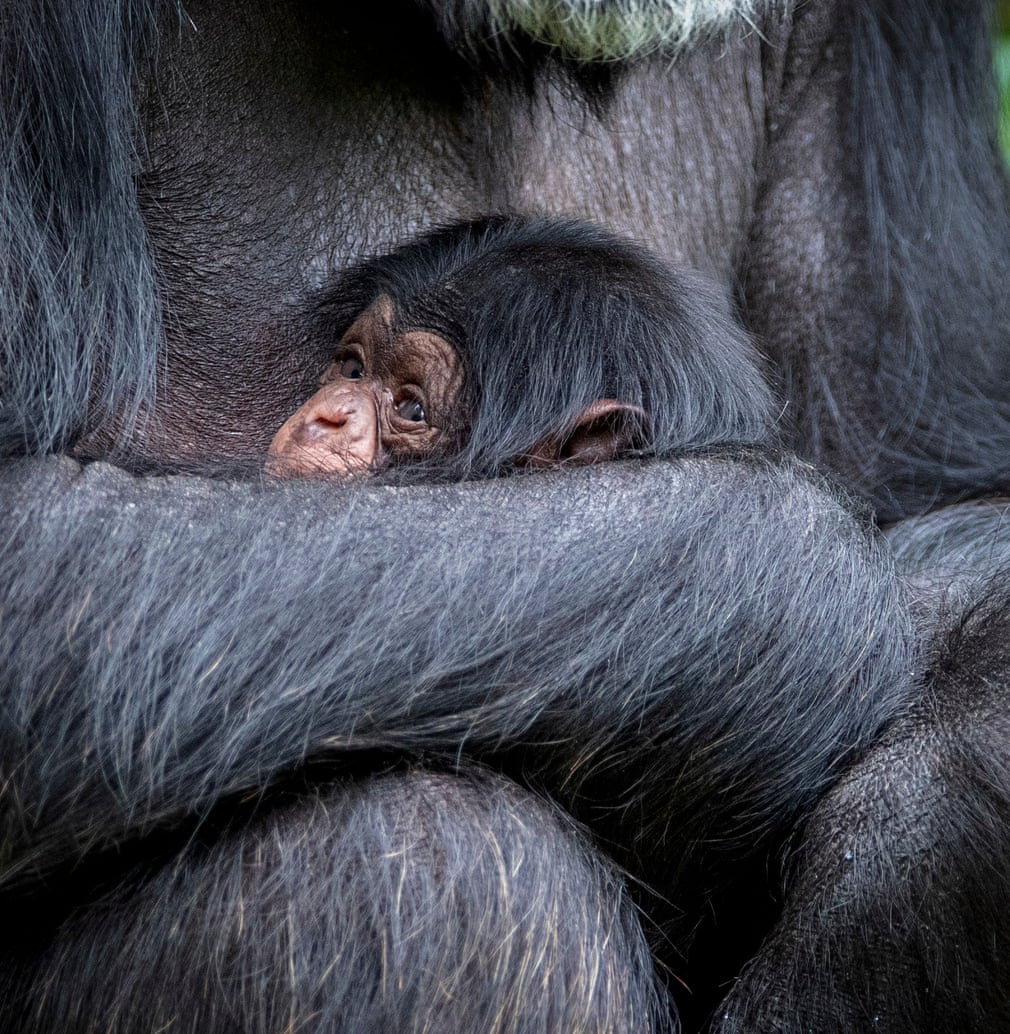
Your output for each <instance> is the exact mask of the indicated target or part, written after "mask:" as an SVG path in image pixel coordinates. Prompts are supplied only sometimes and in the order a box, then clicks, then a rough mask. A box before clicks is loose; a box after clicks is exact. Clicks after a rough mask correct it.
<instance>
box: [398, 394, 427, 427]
mask: <svg viewBox="0 0 1010 1034" xmlns="http://www.w3.org/2000/svg"><path fill="white" fill-rule="evenodd" d="M396 412H397V415H398V416H401V417H402V418H403V419H404V420H412V421H413V422H414V423H416V424H422V423H424V421H425V420H426V419H427V416H426V414H425V412H424V405H423V403H422V402H421V400H420V399H404V400H403V401H402V402H401V403H400V404H399V405H398V406H397V407H396Z"/></svg>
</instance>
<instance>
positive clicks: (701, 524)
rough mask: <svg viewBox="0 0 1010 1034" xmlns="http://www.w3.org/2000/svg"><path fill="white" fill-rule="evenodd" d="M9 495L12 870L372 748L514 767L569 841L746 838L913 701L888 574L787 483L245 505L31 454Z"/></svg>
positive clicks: (554, 487)
mask: <svg viewBox="0 0 1010 1034" xmlns="http://www.w3.org/2000/svg"><path fill="white" fill-rule="evenodd" d="M3 496H4V500H5V502H4V515H3V518H2V529H0V536H2V537H0V541H2V542H3V550H4V553H3V561H2V572H3V573H2V578H0V608H2V610H0V613H2V625H0V692H2V707H0V712H2V714H3V738H2V741H0V751H2V753H0V765H2V769H3V775H4V783H3V797H2V809H3V810H2V813H0V814H2V817H3V818H2V821H3V840H2V842H3V844H4V866H5V869H6V873H7V877H8V878H12V877H17V876H18V874H19V873H20V874H22V875H23V874H25V873H26V871H27V870H28V869H29V868H30V867H31V866H34V865H39V866H42V867H49V866H51V865H53V864H58V863H60V862H61V861H63V860H67V859H69V858H73V857H76V856H79V855H81V854H83V853H84V852H86V851H88V850H89V849H92V848H95V847H101V846H103V845H104V846H108V845H111V844H113V843H116V842H119V841H122V840H123V839H124V838H127V837H129V836H131V835H134V834H137V833H140V832H143V831H145V830H150V829H152V828H156V827H160V826H166V825H170V824H171V823H173V822H175V821H177V820H178V819H180V818H181V817H183V816H185V815H187V814H193V813H194V812H200V811H203V810H205V809H207V808H208V807H210V806H212V805H213V804H214V803H215V802H217V801H219V800H220V799H221V798H223V797H224V796H226V795H228V794H231V793H235V792H238V791H243V790H256V789H259V788H262V787H264V786H266V785H267V784H268V783H269V782H270V780H271V779H272V778H273V777H275V776H276V775H277V774H278V773H279V772H281V771H282V770H285V769H290V768H292V767H294V766H298V765H299V764H300V763H301V762H303V761H304V760H305V759H307V758H310V757H319V756H325V755H339V754H341V753H344V752H350V751H359V750H366V749H371V748H383V749H386V748H388V749H392V750H396V751H399V750H404V751H412V750H423V751H425V752H442V753H445V754H446V755H448V756H452V755H455V754H457V753H458V752H459V751H460V750H464V751H467V752H468V753H473V754H476V755H478V756H482V757H485V758H493V757H494V756H497V757H499V758H502V757H504V758H506V759H508V761H509V763H511V760H514V759H515V758H516V757H517V756H519V754H520V753H521V759H522V760H521V764H522V768H523V770H524V771H525V772H527V773H531V774H534V775H536V776H537V778H539V779H540V780H543V781H545V782H546V783H547V785H548V786H549V787H551V789H552V793H557V794H558V795H559V796H562V797H563V798H565V799H568V800H570V801H571V802H572V806H573V807H574V808H575V810H576V811H577V812H578V813H580V814H585V816H586V817H587V818H588V820H589V821H593V814H594V812H593V811H592V810H590V809H589V808H588V807H587V805H589V804H592V805H599V804H603V805H608V804H615V805H616V804H620V805H622V806H623V805H629V804H634V803H636V802H637V803H640V804H642V805H643V807H642V809H641V814H637V815H635V816H634V818H632V819H630V820H629V821H628V826H629V829H628V831H627V835H628V837H629V838H631V837H632V835H634V837H635V838H636V840H640V841H641V842H643V843H646V842H647V841H648V839H649V838H653V837H655V835H656V833H657V831H658V830H659V829H660V828H662V829H664V830H666V834H665V835H666V837H669V831H670V827H671V824H675V827H676V828H678V829H680V830H681V831H682V832H683V835H684V836H685V838H688V837H689V838H690V839H692V840H694V839H697V838H699V837H702V836H703V835H704V832H705V830H706V829H707V828H708V827H709V825H710V824H713V825H717V826H718V828H720V829H722V830H726V829H733V830H734V831H735V837H734V844H736V845H739V844H744V843H746V842H747V840H748V838H752V837H754V836H755V835H756V834H758V833H761V832H764V831H767V830H768V829H769V828H771V827H772V826H773V825H775V824H779V825H782V824H785V823H788V822H790V821H791V820H792V819H793V818H794V817H795V815H796V814H797V813H798V811H799V810H800V809H802V808H804V807H806V806H807V805H808V804H809V803H810V802H811V801H812V800H813V799H814V798H815V797H816V796H817V795H818V794H819V793H820V792H821V790H822V789H823V788H824V787H825V786H826V785H827V783H828V781H829V780H830V779H831V778H832V777H833V774H834V773H835V772H836V771H837V768H838V764H839V762H840V761H842V760H843V759H845V758H847V757H848V756H850V755H851V753H852V752H853V751H854V750H856V749H858V748H860V747H861V746H862V745H864V744H866V743H867V742H868V740H869V738H870V737H872V735H873V734H874V733H875V732H876V730H878V729H879V727H880V725H881V723H883V722H885V721H886V720H888V719H889V718H890V717H891V716H892V715H894V714H895V713H896V712H897V711H898V710H899V709H900V708H901V707H902V705H903V703H904V700H905V697H906V693H907V689H908V687H909V684H910V674H909V673H910V666H911V665H910V657H909V654H910V645H909V644H910V635H909V630H908V628H909V626H908V621H907V617H906V614H905V609H904V604H903V601H902V599H901V597H900V594H899V593H898V592H897V590H896V587H895V583H894V580H893V577H892V574H891V571H890V568H889V566H888V565H887V563H886V562H885V561H884V559H883V558H882V554H880V553H879V552H878V550H877V547H876V544H875V543H874V542H873V541H872V540H871V539H870V537H869V535H868V534H867V532H866V531H865V529H863V528H861V527H860V526H859V525H858V523H857V522H856V521H855V520H854V519H853V518H852V517H851V516H850V515H849V514H848V513H847V512H845V510H844V508H843V507H842V506H840V505H839V504H838V502H837V501H836V500H835V499H834V498H833V497H832V496H831V495H830V494H828V493H827V492H826V490H825V489H824V487H823V486H822V485H820V484H819V483H817V482H814V481H811V479H810V478H809V477H808V476H807V474H806V473H804V472H803V471H802V470H799V469H797V468H796V467H794V466H788V465H787V466H776V465H774V464H771V463H769V462H767V461H764V460H758V459H753V458H752V459H739V458H737V459H732V458H721V459H719V458H709V459H685V460H683V461H680V462H677V463H662V464H659V463H657V464H653V465H650V466H646V467H640V466H634V467H630V468H629V467H623V466H610V467H606V468H598V469H590V470H585V471H580V472H575V473H570V474H559V475H535V476H528V477H521V478H512V479H509V480H508V481H500V482H485V483H479V484H470V485H463V486H446V487H440V488H409V489H404V488H390V487H382V486H375V485H372V486H367V485H364V486H355V487H350V488H348V487H339V486H327V485H311V484H294V485H287V486H284V487H282V488H277V487H267V488H260V487H258V486H254V485H250V484H230V483H223V482H216V481H211V480H204V479H198V478H191V477H169V478H147V479H137V478H133V477H131V476H129V475H127V474H126V473H124V472H122V471H120V470H117V469H115V468H113V467H110V466H107V465H104V464H95V465H92V466H89V467H85V468H83V469H82V468H80V467H79V466H78V465H77V464H75V463H73V462H72V461H70V460H67V459H58V458H50V459H45V460H23V461H12V462H8V463H7V464H6V466H5V468H4V471H3ZM541 748H546V749H541ZM503 763H505V762H503ZM643 773H644V774H643ZM674 781H676V785H677V792H676V794H671V793H670V792H669V787H670V786H671V785H672V784H673V782H674ZM670 798H675V799H670ZM607 810H608V813H609V814H610V815H611V816H612V815H613V814H615V813H616V814H620V809H612V808H608V809H607ZM638 810H639V809H637V808H633V809H631V811H632V812H635V811H638ZM642 814H644V815H645V816H647V818H646V819H644V820H643V818H642ZM731 817H732V818H733V823H732V824H730V825H727V822H726V820H727V819H729V818H731ZM610 821H611V820H610V819H608V822H610ZM615 821H618V823H619V822H620V820H619V819H618V820H615ZM664 842H666V841H664ZM656 849H657V848H655V847H653V848H647V847H643V850H656Z"/></svg>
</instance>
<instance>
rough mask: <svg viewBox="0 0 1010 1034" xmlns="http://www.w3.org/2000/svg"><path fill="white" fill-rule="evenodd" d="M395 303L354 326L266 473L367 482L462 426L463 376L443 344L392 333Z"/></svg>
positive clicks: (273, 448)
mask: <svg viewBox="0 0 1010 1034" xmlns="http://www.w3.org/2000/svg"><path fill="white" fill-rule="evenodd" d="M392 318H393V307H392V303H391V301H390V299H388V298H380V299H379V300H378V301H377V302H375V303H374V304H373V305H371V306H370V307H369V308H368V310H367V311H365V312H364V313H362V314H361V316H360V318H359V319H357V320H355V322H354V323H353V324H352V325H351V327H350V329H349V330H348V331H347V333H346V334H345V335H344V337H343V339H342V340H341V342H340V344H339V345H338V346H337V350H336V351H337V357H336V359H335V360H334V361H333V362H332V363H331V364H330V365H329V366H328V367H327V368H326V371H325V373H324V374H323V376H322V379H321V382H320V387H319V390H318V391H317V392H316V393H315V394H314V395H313V396H312V398H310V399H309V400H308V402H306V403H305V404H304V405H303V406H301V407H300V408H299V410H298V411H297V412H296V413H293V414H292V415H291V416H290V417H288V419H287V420H286V421H285V422H284V424H283V426H282V427H281V429H280V430H279V431H278V432H277V434H276V435H274V439H273V441H272V442H271V443H270V449H269V453H268V455H269V460H268V464H267V469H268V470H269V472H270V473H271V474H274V475H277V476H280V477H299V476H315V475H317V474H337V475H355V474H359V475H360V474H367V473H368V472H369V471H370V470H372V469H373V468H379V467H381V466H382V465H383V464H384V463H386V462H387V461H388V458H389V457H390V455H394V456H395V455H402V456H408V457H409V456H413V457H418V458H421V457H424V456H426V455H430V454H431V452H433V451H434V449H435V448H436V446H437V445H438V442H439V439H440V437H441V434H442V432H441V428H440V426H439V425H440V424H441V423H442V422H444V421H450V420H452V419H453V418H455V419H457V420H458V414H457V406H456V398H457V396H458V395H459V389H460V382H461V378H462V371H461V369H460V363H459V357H458V356H457V355H456V352H455V349H454V348H453V346H452V345H451V344H450V343H449V342H448V341H446V339H445V338H444V337H441V336H440V335H438V334H435V333H433V332H432V331H427V330H408V331H406V332H405V333H395V332H394V331H393V328H392V326H391V321H392Z"/></svg>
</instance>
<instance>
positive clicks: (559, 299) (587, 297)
mask: <svg viewBox="0 0 1010 1034" xmlns="http://www.w3.org/2000/svg"><path fill="white" fill-rule="evenodd" d="M311 319H312V322H313V324H315V326H314V327H313V330H312V333H314V334H316V335H318V336H321V337H325V336H329V337H330V339H331V340H332V341H334V342H335V343H336V345H335V349H334V354H333V356H332V357H331V360H332V361H331V362H330V365H329V366H328V367H327V370H326V372H325V373H324V375H323V378H322V381H321V385H320V387H319V389H318V390H317V391H316V392H315V394H313V395H312V397H311V398H310V399H309V400H308V401H307V402H306V403H305V404H304V405H303V406H302V407H301V408H300V409H299V410H298V411H297V412H296V413H295V414H294V415H293V416H291V417H290V418H289V419H288V420H287V421H286V422H285V424H284V426H283V427H282V428H281V429H280V431H278V433H277V434H276V435H275V436H274V440H273V442H272V443H271V445H270V459H269V461H268V466H269V469H270V470H271V471H272V472H273V473H275V474H278V475H282V476H284V475H296V476H305V475H310V476H311V475H316V474H327V473H330V474H332V473H342V474H347V473H354V472H358V473H365V472H368V471H373V470H376V469H381V468H382V467H383V466H387V465H389V464H399V465H403V464H410V465H411V467H412V468H413V469H414V470H415V471H416V470H417V469H418V467H419V466H420V467H422V468H423V469H424V470H425V473H426V474H428V475H429V476H430V475H431V474H432V473H434V472H435V471H436V470H439V471H441V473H443V474H444V475H447V476H451V477H455V478H473V477H488V476H494V475H498V474H502V473H507V472H508V471H509V470H513V469H515V468H516V467H517V466H518V467H523V466H550V465H557V464H561V463H564V464H569V465H571V464H580V463H587V462H598V461H600V460H604V459H613V458H614V457H615V456H618V455H624V456H628V455H632V454H634V455H637V456H661V455H665V454H667V453H670V452H673V451H674V450H677V449H686V448H700V447H703V446H706V445H711V444H713V443H718V442H721V443H726V442H737V443H738V444H741V445H743V444H756V443H759V442H766V441H767V440H768V437H769V433H770V430H771V427H772V420H771V414H772V407H771V398H770V393H769V391H768V388H767V386H766V384H765V382H764V380H763V379H762V376H761V373H760V370H759V368H758V365H757V363H756V361H755V358H756V357H755V355H754V353H753V350H752V349H751V347H750V345H749V343H748V341H747V339H746V336H745V335H744V334H743V333H742V331H741V330H740V329H739V328H738V327H737V326H736V325H735V324H734V323H733V322H732V321H731V320H730V319H729V318H728V317H727V315H726V313H725V312H723V311H721V309H720V305H719V297H718V293H713V292H712V291H711V289H710V288H709V287H708V286H707V285H706V284H704V283H703V282H701V281H699V280H697V279H696V278H691V277H689V276H687V275H685V274H684V273H683V272H679V271H674V270H672V269H668V268H666V267H665V265H664V264H663V263H660V262H658V261H656V260H655V259H654V258H653V257H652V256H650V255H649V254H648V253H647V252H645V251H643V250H642V249H641V248H637V247H635V246H634V245H632V244H630V243H629V242H627V241H622V240H620V239H619V238H616V237H615V236H614V235H613V234H608V233H606V232H604V231H603V230H601V229H599V228H597V227H593V226H590V225H587V224H580V223H573V222H560V221H557V220H548V219H538V220H530V219H517V218H511V219H510V218H500V217H499V218H492V219H480V220H477V221H474V222H467V223H461V224H457V225H455V226H451V227H446V228H444V229H441V230H438V231H435V232H434V233H431V234H428V235H427V236H425V237H423V238H422V239H421V240H418V241H415V242H413V243H411V244H408V245H405V246H404V247H402V248H400V249H398V250H397V251H396V252H394V253H393V254H391V255H385V256H382V257H381V258H377V259H375V260H373V261H371V262H367V263H364V264H363V265H361V266H357V267H354V268H353V269H351V270H348V271H347V272H346V273H344V274H343V275H342V276H341V277H339V279H338V282H337V283H336V284H335V285H334V286H333V287H332V288H331V289H328V290H327V292H326V293H325V295H324V297H323V299H322V300H321V301H320V303H319V305H318V306H316V307H315V310H314V312H313V314H312V317H311ZM713 388H714V389H715V390H713Z"/></svg>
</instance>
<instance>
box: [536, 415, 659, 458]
mask: <svg viewBox="0 0 1010 1034" xmlns="http://www.w3.org/2000/svg"><path fill="white" fill-rule="evenodd" d="M648 422H649V418H648V417H647V416H646V413H645V410H643V409H641V408H640V407H639V406H632V405H629V404H628V403H626V402H618V401H617V400H616V399H597V400H596V401H595V402H591V403H590V404H589V405H588V406H586V408H585V409H584V410H583V411H582V412H581V413H580V414H579V418H578V420H576V421H575V427H574V428H573V429H572V431H571V432H570V433H569V434H568V436H567V437H566V438H549V439H545V440H544V441H542V442H538V443H537V444H536V445H535V446H534V448H533V449H532V450H531V452H530V453H529V455H528V456H524V457H523V459H524V461H525V463H526V465H527V466H530V467H558V466H561V465H562V464H563V465H564V466H568V465H569V464H571V465H573V466H580V467H581V466H586V465H587V464H590V463H603V462H605V461H606V460H612V459H614V458H615V457H616V456H620V455H621V453H622V452H627V451H628V450H629V449H631V448H632V447H633V446H634V445H635V443H636V442H638V441H640V440H641V438H642V434H643V432H644V431H645V429H646V428H647V427H648Z"/></svg>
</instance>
